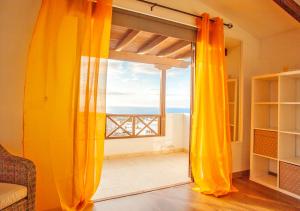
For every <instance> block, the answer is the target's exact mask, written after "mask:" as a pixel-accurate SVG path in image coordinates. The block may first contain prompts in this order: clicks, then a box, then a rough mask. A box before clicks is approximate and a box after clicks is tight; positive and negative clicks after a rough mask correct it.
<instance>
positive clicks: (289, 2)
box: [273, 0, 300, 22]
mask: <svg viewBox="0 0 300 211" xmlns="http://www.w3.org/2000/svg"><path fill="white" fill-rule="evenodd" d="M273 1H274V2H276V3H277V4H278V5H279V6H280V7H281V8H283V9H284V10H285V11H286V12H288V13H289V14H290V15H291V16H293V17H294V18H295V19H296V20H297V21H298V22H300V5H299V4H297V2H295V1H294V0H273Z"/></svg>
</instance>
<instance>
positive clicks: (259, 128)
mask: <svg viewBox="0 0 300 211" xmlns="http://www.w3.org/2000/svg"><path fill="white" fill-rule="evenodd" d="M253 129H254V130H267V131H274V132H278V128H276V127H270V128H265V127H255V128H253Z"/></svg>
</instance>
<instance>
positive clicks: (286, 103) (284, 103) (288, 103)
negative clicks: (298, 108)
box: [280, 102, 300, 105]
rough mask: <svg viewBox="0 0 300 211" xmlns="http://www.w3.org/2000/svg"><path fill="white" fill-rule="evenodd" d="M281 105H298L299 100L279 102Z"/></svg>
mask: <svg viewBox="0 0 300 211" xmlns="http://www.w3.org/2000/svg"><path fill="white" fill-rule="evenodd" d="M280 104H281V105H300V102H280Z"/></svg>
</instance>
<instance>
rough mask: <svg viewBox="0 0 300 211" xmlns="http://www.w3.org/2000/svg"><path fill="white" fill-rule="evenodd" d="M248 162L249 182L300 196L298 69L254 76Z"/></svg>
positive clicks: (299, 74)
mask: <svg viewBox="0 0 300 211" xmlns="http://www.w3.org/2000/svg"><path fill="white" fill-rule="evenodd" d="M257 132H260V135H261V134H265V136H264V135H261V136H259V137H258V136H257ZM268 134H270V136H269V137H268ZM260 139H263V141H261V140H260ZM259 144H262V145H260V146H257V145H259ZM263 144H264V145H263ZM263 147H265V148H266V151H268V150H269V149H271V148H273V149H274V147H277V149H276V150H275V152H276V155H275V156H268V155H267V153H265V154H264V150H262V148H263ZM257 148H259V149H260V152H262V153H257V152H254V151H255V150H254V149H257ZM250 163H251V164H250V172H251V173H250V179H251V180H252V181H254V182H257V183H260V184H262V185H265V186H267V187H269V188H273V189H275V190H278V191H281V192H283V193H285V194H288V195H291V196H293V197H295V198H298V199H300V178H299V179H297V178H293V171H295V175H297V174H298V175H299V172H300V70H299V71H291V72H283V73H278V74H270V75H263V76H256V77H253V79H252V117H251V158H250ZM282 164H284V165H282ZM286 166H288V167H289V166H291V167H292V168H287V167H286ZM287 175H291V176H288V177H287ZM291 178H292V179H291ZM293 183H296V184H293ZM291 187H292V188H291Z"/></svg>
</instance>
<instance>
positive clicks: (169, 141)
mask: <svg viewBox="0 0 300 211" xmlns="http://www.w3.org/2000/svg"><path fill="white" fill-rule="evenodd" d="M186 122H189V115H185V114H167V115H166V135H165V136H161V137H147V138H133V139H132V138H131V139H108V140H105V143H104V144H105V145H104V155H105V156H109V155H119V154H130V153H140V152H157V151H168V150H173V149H183V148H185V147H188V142H189V139H188V136H187V133H189V128H188V127H189V126H188V125H186ZM186 136H187V138H186Z"/></svg>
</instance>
